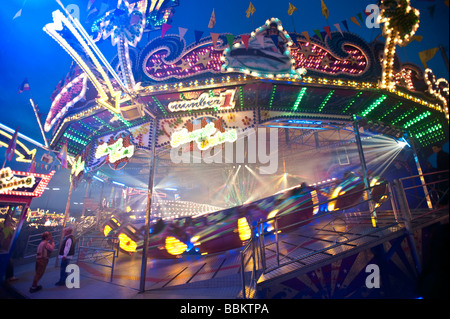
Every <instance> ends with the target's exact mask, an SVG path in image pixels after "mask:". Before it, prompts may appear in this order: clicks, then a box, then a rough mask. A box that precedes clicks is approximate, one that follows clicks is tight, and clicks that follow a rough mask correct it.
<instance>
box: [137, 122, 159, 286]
mask: <svg viewBox="0 0 450 319" xmlns="http://www.w3.org/2000/svg"><path fill="white" fill-rule="evenodd" d="M157 124H158V122H157V120H156V119H153V127H152V129H153V131H152V159H151V163H150V176H149V182H148V191H147V211H146V216H145V227H144V229H145V230H144V246H143V248H142V249H143V250H142V263H141V278H140V283H139V292H141V293H142V292H144V291H145V278H146V276H147V255H148V240H149V232H150V217H151V213H152V195H153V178H154V175H155V166H156V163H155V160H156V156H155V148H156V130H157Z"/></svg>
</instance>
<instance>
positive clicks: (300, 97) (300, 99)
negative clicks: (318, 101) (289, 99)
mask: <svg viewBox="0 0 450 319" xmlns="http://www.w3.org/2000/svg"><path fill="white" fill-rule="evenodd" d="M305 93H306V87H304V88H302V89H301V90H300V92H299V93H298V95H297V99H296V100H295V103H294V106H293V107H292V111H297V109H298V106H299V105H300V102H301V101H302V99H303V96H304V95H305Z"/></svg>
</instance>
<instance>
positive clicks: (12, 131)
mask: <svg viewBox="0 0 450 319" xmlns="http://www.w3.org/2000/svg"><path fill="white" fill-rule="evenodd" d="M0 128H1V129H4V130H5V131H8V132H9V133H12V134H14V132H15V130H13V129H12V128H9V127H8V126H6V125H4V124H2V123H0ZM17 136H18V137H20V138H22V139H24V140H25V141H27V142H30V143H31V144H33V145H36V146H38V147H40V148H43V149H45V150H48V149H47V148H46V147H45V146H44V145H43V144H41V143H39V142H36V141H35V140H33V139H32V138H29V137H28V136H25V135H23V134H22V133H17Z"/></svg>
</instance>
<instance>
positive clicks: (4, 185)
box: [0, 167, 55, 197]
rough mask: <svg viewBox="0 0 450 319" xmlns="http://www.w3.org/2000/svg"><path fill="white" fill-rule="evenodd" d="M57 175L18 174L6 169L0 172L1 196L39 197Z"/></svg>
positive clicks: (52, 173)
mask: <svg viewBox="0 0 450 319" xmlns="http://www.w3.org/2000/svg"><path fill="white" fill-rule="evenodd" d="M54 174H55V171H51V172H50V173H49V174H48V175H46V174H37V173H28V172H18V171H13V170H11V168H9V167H6V168H2V169H1V170H0V194H2V195H16V196H31V197H39V196H41V195H42V193H43V192H44V190H45V187H46V186H47V184H48V183H49V182H50V179H51V178H52V176H53V175H54Z"/></svg>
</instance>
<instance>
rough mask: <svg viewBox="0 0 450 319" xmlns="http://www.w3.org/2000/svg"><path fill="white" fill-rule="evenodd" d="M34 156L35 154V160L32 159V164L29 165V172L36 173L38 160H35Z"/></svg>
mask: <svg viewBox="0 0 450 319" xmlns="http://www.w3.org/2000/svg"><path fill="white" fill-rule="evenodd" d="M34 157H35V156H33V160H32V161H31V164H30V166H28V170H27V172H28V173H34V172H35V171H36V161H35V160H34Z"/></svg>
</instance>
